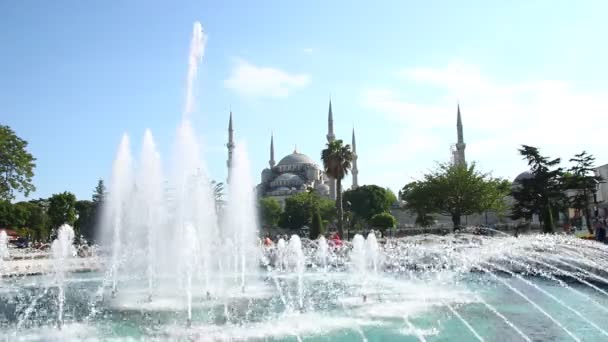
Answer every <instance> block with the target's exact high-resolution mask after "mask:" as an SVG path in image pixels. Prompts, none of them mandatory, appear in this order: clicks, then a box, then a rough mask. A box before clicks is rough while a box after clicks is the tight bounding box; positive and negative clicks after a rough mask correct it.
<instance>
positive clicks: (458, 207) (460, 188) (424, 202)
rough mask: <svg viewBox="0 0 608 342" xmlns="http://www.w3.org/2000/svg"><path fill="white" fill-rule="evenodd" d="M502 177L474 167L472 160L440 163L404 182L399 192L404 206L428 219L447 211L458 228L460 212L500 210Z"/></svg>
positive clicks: (502, 192) (502, 196) (464, 214)
mask: <svg viewBox="0 0 608 342" xmlns="http://www.w3.org/2000/svg"><path fill="white" fill-rule="evenodd" d="M504 184H506V183H505V182H504V181H503V180H501V179H498V178H492V177H491V176H490V175H489V174H485V173H481V172H479V171H477V169H476V167H475V164H474V163H472V164H471V165H470V166H466V165H459V164H457V165H451V164H440V165H439V167H438V169H436V170H435V171H433V172H431V173H429V174H427V175H425V176H424V180H423V181H420V182H414V183H409V184H408V185H406V186H405V187H404V188H403V190H402V194H403V196H404V200H405V201H406V202H407V204H406V208H408V209H409V210H412V211H414V212H416V213H417V214H418V216H419V217H420V221H422V223H428V222H426V221H427V218H428V215H429V214H442V215H448V216H450V217H451V218H452V223H453V225H454V229H458V228H460V226H461V225H460V219H461V217H462V216H466V215H472V214H476V213H479V214H480V213H482V212H484V211H486V210H499V209H500V208H501V207H502V205H501V204H500V203H501V202H502V201H503V199H504V197H505V196H506V195H507V194H508V190H507V189H506V188H505V186H504Z"/></svg>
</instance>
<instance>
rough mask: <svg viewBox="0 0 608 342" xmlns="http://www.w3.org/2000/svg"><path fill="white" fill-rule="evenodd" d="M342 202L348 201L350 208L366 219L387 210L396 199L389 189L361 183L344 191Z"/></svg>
mask: <svg viewBox="0 0 608 342" xmlns="http://www.w3.org/2000/svg"><path fill="white" fill-rule="evenodd" d="M343 198H344V202H346V203H350V205H349V207H350V210H351V211H352V212H353V213H354V214H355V215H356V216H357V217H358V218H362V219H364V220H366V221H369V220H371V218H372V216H374V215H376V214H380V213H383V212H386V211H388V210H389V209H390V208H391V205H392V204H393V203H395V201H396V200H397V199H396V197H395V194H393V193H392V192H391V191H390V190H388V189H384V188H381V187H379V186H377V185H363V186H360V187H358V188H356V189H354V190H348V191H345V192H344V197H343Z"/></svg>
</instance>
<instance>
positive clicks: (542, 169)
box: [512, 145, 565, 233]
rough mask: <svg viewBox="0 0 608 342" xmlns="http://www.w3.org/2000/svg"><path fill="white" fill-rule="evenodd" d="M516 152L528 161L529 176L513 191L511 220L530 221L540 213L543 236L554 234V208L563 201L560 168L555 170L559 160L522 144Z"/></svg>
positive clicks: (561, 172)
mask: <svg viewBox="0 0 608 342" xmlns="http://www.w3.org/2000/svg"><path fill="white" fill-rule="evenodd" d="M519 153H520V154H521V155H522V156H523V157H524V158H523V159H525V160H527V161H528V166H529V167H530V171H531V173H532V177H530V178H527V179H523V180H521V182H520V183H519V184H516V185H515V186H514V188H513V190H512V196H513V199H515V205H514V206H513V208H512V218H514V219H518V218H526V219H529V218H530V217H531V216H532V214H535V213H537V214H539V216H540V219H541V220H542V222H543V231H544V232H545V233H551V232H553V216H554V210H553V209H554V208H556V207H558V206H559V205H560V202H563V201H564V200H565V195H564V193H563V191H562V190H563V185H562V183H561V179H562V174H563V171H562V168H560V167H557V165H559V163H560V162H561V159H560V158H555V159H551V158H549V157H545V156H542V155H541V154H540V151H539V149H538V148H536V147H532V146H527V145H522V147H521V148H520V149H519Z"/></svg>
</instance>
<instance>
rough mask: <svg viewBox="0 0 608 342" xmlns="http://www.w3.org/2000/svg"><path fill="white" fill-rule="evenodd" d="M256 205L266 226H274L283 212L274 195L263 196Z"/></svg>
mask: <svg viewBox="0 0 608 342" xmlns="http://www.w3.org/2000/svg"><path fill="white" fill-rule="evenodd" d="M258 206H259V211H260V219H261V220H262V223H263V224H264V225H266V226H270V227H276V225H277V224H278V223H279V219H280V218H281V213H282V212H283V210H282V209H281V203H279V201H278V200H277V199H276V198H274V197H263V198H260V201H259V203H258Z"/></svg>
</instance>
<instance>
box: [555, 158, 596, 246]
mask: <svg viewBox="0 0 608 342" xmlns="http://www.w3.org/2000/svg"><path fill="white" fill-rule="evenodd" d="M570 162H574V165H573V166H572V167H570V168H569V169H568V173H567V174H564V176H563V178H562V180H563V182H562V183H563V184H564V188H565V189H568V190H575V194H574V196H572V197H571V198H570V199H569V204H570V207H572V208H575V209H578V210H582V211H584V213H585V217H586V218H587V230H589V233H591V234H593V228H592V226H591V220H590V218H591V215H590V214H589V195H590V194H591V193H593V192H594V191H596V186H597V184H599V183H600V182H603V179H602V177H601V176H596V175H595V172H594V168H595V166H594V164H595V157H594V156H593V155H591V154H587V152H586V151H583V152H581V153H579V154H576V155H574V158H571V159H570Z"/></svg>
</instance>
